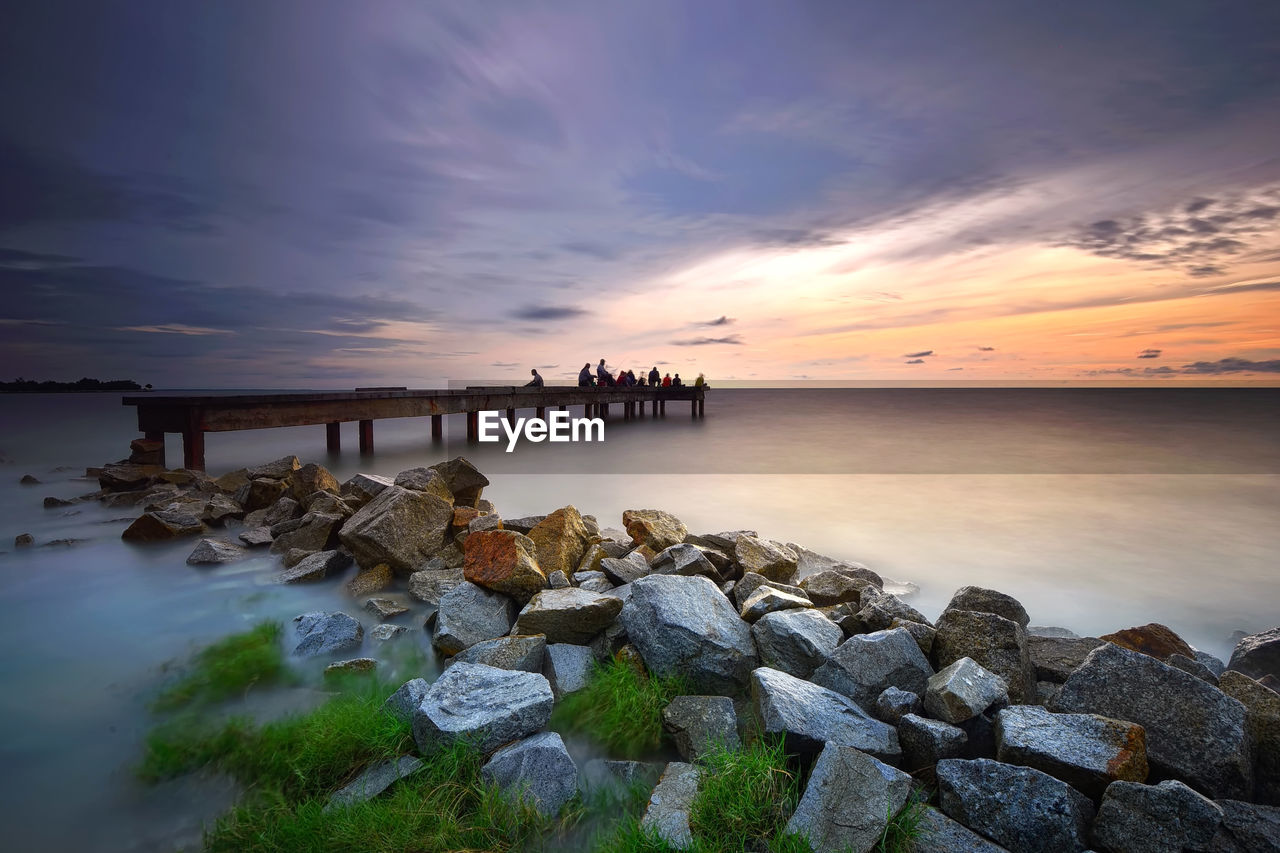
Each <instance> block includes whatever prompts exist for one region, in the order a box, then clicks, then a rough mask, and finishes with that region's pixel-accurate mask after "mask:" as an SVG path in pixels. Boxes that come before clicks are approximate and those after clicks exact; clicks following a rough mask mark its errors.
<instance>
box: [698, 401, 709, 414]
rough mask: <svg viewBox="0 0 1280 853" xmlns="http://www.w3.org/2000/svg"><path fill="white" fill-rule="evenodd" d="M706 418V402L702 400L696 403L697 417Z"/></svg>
mask: <svg viewBox="0 0 1280 853" xmlns="http://www.w3.org/2000/svg"><path fill="white" fill-rule="evenodd" d="M706 416H707V401H706V400H705V399H702V400H699V401H698V417H700V418H704V417H706Z"/></svg>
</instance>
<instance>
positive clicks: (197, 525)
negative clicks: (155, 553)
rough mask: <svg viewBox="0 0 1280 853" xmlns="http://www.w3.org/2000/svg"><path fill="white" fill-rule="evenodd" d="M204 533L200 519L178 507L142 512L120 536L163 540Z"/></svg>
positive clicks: (147, 540) (138, 539)
mask: <svg viewBox="0 0 1280 853" xmlns="http://www.w3.org/2000/svg"><path fill="white" fill-rule="evenodd" d="M201 533H204V525H203V524H202V523H201V522H200V519H198V518H196V516H195V515H194V514H192V513H190V512H187V511H185V510H180V509H168V510H155V511H153V512H144V513H143V514H142V515H140V516H138V518H136V519H135V520H134V522H133V523H132V524H130V525H129V526H128V527H126V528H125V530H124V532H123V533H121V534H120V538H121V539H124V540H126V541H129V542H163V541H165V540H167V539H180V538H182V537H184V536H199V535H200V534H201Z"/></svg>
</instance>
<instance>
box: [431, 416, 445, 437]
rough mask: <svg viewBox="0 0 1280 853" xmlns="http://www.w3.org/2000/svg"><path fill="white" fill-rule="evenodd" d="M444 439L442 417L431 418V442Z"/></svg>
mask: <svg viewBox="0 0 1280 853" xmlns="http://www.w3.org/2000/svg"><path fill="white" fill-rule="evenodd" d="M442 438H444V415H432V416H431V440H432V441H439V440H440V439H442Z"/></svg>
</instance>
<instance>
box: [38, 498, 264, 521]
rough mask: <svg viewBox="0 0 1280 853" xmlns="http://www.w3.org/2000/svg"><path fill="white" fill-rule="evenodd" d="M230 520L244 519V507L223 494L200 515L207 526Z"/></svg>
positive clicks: (210, 500) (209, 503)
mask: <svg viewBox="0 0 1280 853" xmlns="http://www.w3.org/2000/svg"><path fill="white" fill-rule="evenodd" d="M46 501H47V499H46ZM228 518H234V519H240V518H244V507H242V506H240V504H238V503H236V502H235V501H234V500H232V499H231V496H230V495H224V494H222V493H221V492H218V493H217V494H215V495H211V496H210V497H209V501H208V503H206V504H205V505H204V512H202V513H201V514H200V520H201V521H203V522H204V523H205V524H209V525H213V526H215V527H221V526H222V525H223V524H226V522H227V519H228Z"/></svg>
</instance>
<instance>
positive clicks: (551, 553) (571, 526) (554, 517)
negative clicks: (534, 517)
mask: <svg viewBox="0 0 1280 853" xmlns="http://www.w3.org/2000/svg"><path fill="white" fill-rule="evenodd" d="M515 535H517V536H519V535H521V534H518V533H517V534H515ZM529 539H530V541H532V543H533V556H534V558H535V560H536V562H537V565H538V568H539V569H540V570H541V571H542V572H543V574H546V573H547V572H554V571H562V572H564V573H565V574H566V575H568V574H569V573H571V572H576V571H577V570H578V564H579V563H581V562H582V557H583V555H584V554H586V552H587V548H588V546H589V545H590V544H591V541H590V534H589V533H588V532H587V525H586V522H584V521H583V520H582V514H581V513H579V512H578V510H577V508H575V507H573V506H566V507H562V508H561V509H558V510H556V511H555V512H553V513H551V514H550V515H548V516H547V517H546V518H544V519H543V520H542V521H540V522H538V523H537V524H536V525H535V526H534V527H533V529H532V530H530V531H529Z"/></svg>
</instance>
